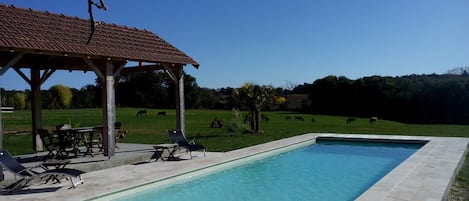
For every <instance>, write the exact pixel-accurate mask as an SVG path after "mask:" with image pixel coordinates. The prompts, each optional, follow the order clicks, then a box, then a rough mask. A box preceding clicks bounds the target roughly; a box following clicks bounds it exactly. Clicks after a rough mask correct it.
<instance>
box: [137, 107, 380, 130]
mask: <svg viewBox="0 0 469 201" xmlns="http://www.w3.org/2000/svg"><path fill="white" fill-rule="evenodd" d="M147 113H148V111H147V110H140V111H138V112H137V117H141V116H147ZM156 115H157V116H158V117H166V112H165V111H160V112H158V113H157V114H156ZM293 118H295V120H296V121H300V122H303V121H305V119H304V118H303V117H302V116H294V117H293ZM261 119H262V121H263V122H269V120H270V118H269V116H267V115H266V114H262V115H261ZM290 119H292V117H291V116H285V120H290ZM355 120H356V119H355V117H347V119H346V120H345V123H346V124H351V123H354V122H355ZM248 121H249V116H245V118H244V122H245V123H246V122H248ZM377 121H378V117H370V119H369V120H368V122H369V123H370V124H374V123H376V122H377ZM311 122H313V123H314V122H316V120H315V119H314V118H311ZM223 125H224V122H223V119H219V118H217V117H216V118H215V119H214V120H213V121H212V122H211V124H210V127H212V128H222V127H223Z"/></svg>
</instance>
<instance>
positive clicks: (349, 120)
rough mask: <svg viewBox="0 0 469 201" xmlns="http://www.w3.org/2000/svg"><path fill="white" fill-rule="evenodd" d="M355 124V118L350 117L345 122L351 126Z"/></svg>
mask: <svg viewBox="0 0 469 201" xmlns="http://www.w3.org/2000/svg"><path fill="white" fill-rule="evenodd" d="M353 122H355V117H349V118H347V121H345V123H346V124H351V123H353Z"/></svg>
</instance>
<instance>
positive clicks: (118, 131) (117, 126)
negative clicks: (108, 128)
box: [114, 122, 127, 149]
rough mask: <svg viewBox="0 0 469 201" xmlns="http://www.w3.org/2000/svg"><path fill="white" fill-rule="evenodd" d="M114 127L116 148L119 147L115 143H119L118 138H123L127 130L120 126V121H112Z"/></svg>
mask: <svg viewBox="0 0 469 201" xmlns="http://www.w3.org/2000/svg"><path fill="white" fill-rule="evenodd" d="M114 128H115V141H114V145H115V147H116V148H118V149H119V146H118V145H117V143H119V139H123V138H125V134H127V130H126V129H124V127H123V126H122V122H115V123H114Z"/></svg>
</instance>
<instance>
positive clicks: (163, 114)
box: [157, 111, 166, 117]
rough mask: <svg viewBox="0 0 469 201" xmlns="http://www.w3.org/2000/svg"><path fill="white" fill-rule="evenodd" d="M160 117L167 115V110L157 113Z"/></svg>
mask: <svg viewBox="0 0 469 201" xmlns="http://www.w3.org/2000/svg"><path fill="white" fill-rule="evenodd" d="M157 115H158V116H159V117H166V112H164V111H163V112H158V114H157Z"/></svg>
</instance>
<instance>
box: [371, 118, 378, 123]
mask: <svg viewBox="0 0 469 201" xmlns="http://www.w3.org/2000/svg"><path fill="white" fill-rule="evenodd" d="M376 121H378V117H371V118H370V124H374V123H376Z"/></svg>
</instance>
